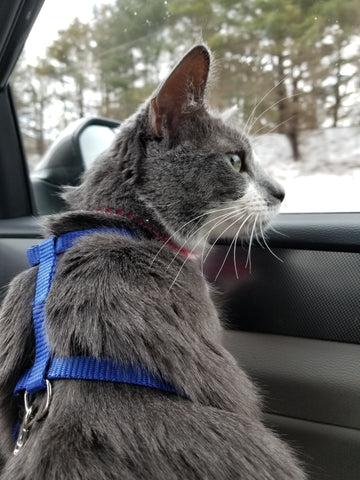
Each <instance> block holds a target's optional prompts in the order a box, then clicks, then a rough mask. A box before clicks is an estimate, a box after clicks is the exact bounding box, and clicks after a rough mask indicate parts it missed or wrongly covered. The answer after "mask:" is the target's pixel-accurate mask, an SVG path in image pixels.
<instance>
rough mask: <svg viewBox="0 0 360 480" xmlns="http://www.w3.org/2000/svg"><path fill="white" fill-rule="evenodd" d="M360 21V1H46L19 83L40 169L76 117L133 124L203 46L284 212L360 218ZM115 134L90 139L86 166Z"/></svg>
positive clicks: (31, 149) (24, 121) (221, 105)
mask: <svg viewBox="0 0 360 480" xmlns="http://www.w3.org/2000/svg"><path fill="white" fill-rule="evenodd" d="M359 24H360V9H359V8H358V2H357V0H342V1H340V0H328V1H326V2H324V1H320V0H319V1H316V0H313V1H300V0H242V1H231V0H222V1H207V0H198V1H194V0H165V1H164V0H161V1H160V0H149V1H147V2H142V1H140V0H130V1H129V0H116V1H110V0H108V1H106V0H102V1H100V0H98V1H91V2H89V1H87V0H81V1H77V2H70V1H69V0H63V1H62V2H58V1H56V0H46V1H45V3H44V7H43V9H42V11H41V12H40V15H39V18H38V20H37V22H36V24H35V26H34V28H33V32H32V34H31V36H30V37H29V40H28V42H27V44H26V47H25V51H24V53H23V55H22V56H21V58H20V60H19V62H18V65H17V67H16V70H15V72H14V74H13V77H12V89H13V93H14V97H15V103H16V108H17V112H18V118H19V122H20V126H21V130H22V134H23V141H24V144H25V147H26V152H27V157H28V162H29V166H30V170H32V169H33V168H34V167H35V165H36V164H37V163H38V162H39V161H40V159H41V158H42V157H43V156H44V153H45V151H46V150H47V148H48V147H49V146H50V144H51V143H52V142H53V141H54V140H55V138H56V137H57V136H58V135H59V133H60V132H61V131H62V130H63V129H64V128H65V127H66V126H67V125H68V124H70V123H71V122H73V121H75V120H77V119H79V118H81V117H87V116H101V117H108V118H113V119H116V120H119V121H121V120H123V119H124V118H126V117H127V116H128V115H130V114H131V113H132V112H134V111H135V110H136V108H137V107H138V106H139V104H140V103H141V102H142V101H143V100H145V99H146V98H147V97H148V96H149V95H150V94H151V92H152V91H153V89H154V88H155V87H156V85H157V84H158V83H159V81H161V80H162V79H163V78H164V77H165V75H166V74H167V73H168V71H169V69H170V68H171V66H172V65H173V64H174V63H175V62H176V60H177V59H178V58H179V57H180V56H181V55H182V54H183V53H184V52H185V51H186V50H187V49H188V48H190V47H191V46H192V45H193V44H194V43H198V42H199V41H205V42H206V43H207V44H208V45H209V47H210V48H211V49H212V51H213V54H214V57H215V60H216V67H215V78H216V82H214V85H213V88H212V90H211V93H210V95H209V103H210V104H211V105H212V106H213V108H214V110H215V111H218V112H221V111H223V110H227V109H231V116H232V121H233V122H234V124H237V125H238V126H240V127H241V128H243V129H244V130H245V132H246V133H248V134H249V135H250V136H251V138H252V140H253V144H254V149H255V151H256V153H257V156H258V157H259V158H260V159H261V161H262V163H263V165H264V166H265V167H266V168H267V170H268V171H269V172H270V173H271V174H273V175H274V176H275V177H276V178H277V179H278V180H279V181H280V182H281V183H282V184H283V185H284V186H285V189H286V192H287V194H286V199H285V202H284V206H283V210H282V211H285V212H316V211H320V212H321V211H323V212H326V211H333V212H335V211H336V212H339V211H345V212H346V211H360V195H359V193H358V189H359V183H360V80H359V79H360V75H359V69H360V35H359ZM84 135H85V134H84ZM112 137H113V131H112V130H111V129H107V128H105V127H104V128H103V129H100V130H98V131H97V132H95V131H94V130H93V131H92V132H90V131H88V132H87V138H83V141H82V151H83V152H85V150H86V153H85V157H86V158H85V161H84V168H88V167H89V166H90V164H91V163H92V161H93V160H94V158H95V157H96V156H97V154H98V153H100V151H101V150H102V149H103V148H106V146H107V144H108V142H110V141H111V139H112Z"/></svg>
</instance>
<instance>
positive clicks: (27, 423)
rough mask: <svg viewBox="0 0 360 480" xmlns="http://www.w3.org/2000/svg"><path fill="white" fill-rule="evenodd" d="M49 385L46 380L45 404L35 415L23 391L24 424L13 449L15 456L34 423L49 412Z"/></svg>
mask: <svg viewBox="0 0 360 480" xmlns="http://www.w3.org/2000/svg"><path fill="white" fill-rule="evenodd" d="M51 394H52V390H51V383H50V382H49V380H46V403H45V406H44V408H43V409H42V410H41V411H40V412H37V413H36V414H35V415H34V413H33V407H32V406H31V405H30V403H29V392H27V391H25V393H24V407H25V418H24V423H23V425H22V428H21V432H20V433H19V436H18V439H17V442H16V445H15V449H14V455H17V454H18V453H19V451H20V449H21V448H22V447H23V445H24V443H25V442H26V440H27V438H28V436H29V432H30V429H31V427H32V425H33V423H34V422H35V420H36V421H37V422H38V421H40V420H42V419H43V418H44V417H45V416H46V415H47V413H48V411H49V406H50V400H51Z"/></svg>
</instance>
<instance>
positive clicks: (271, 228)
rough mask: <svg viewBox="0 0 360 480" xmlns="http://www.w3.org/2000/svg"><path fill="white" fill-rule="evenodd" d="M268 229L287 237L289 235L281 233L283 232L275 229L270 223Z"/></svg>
mask: <svg viewBox="0 0 360 480" xmlns="http://www.w3.org/2000/svg"><path fill="white" fill-rule="evenodd" d="M270 230H272V231H273V232H275V233H277V234H278V235H282V236H283V237H286V238H289V235H286V233H283V232H279V230H276V228H275V227H273V226H272V225H270Z"/></svg>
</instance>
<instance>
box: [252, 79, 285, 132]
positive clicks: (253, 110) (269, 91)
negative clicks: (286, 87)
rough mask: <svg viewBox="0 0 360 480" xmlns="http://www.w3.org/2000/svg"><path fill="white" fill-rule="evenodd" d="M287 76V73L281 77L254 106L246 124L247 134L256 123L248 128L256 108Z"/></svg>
mask: <svg viewBox="0 0 360 480" xmlns="http://www.w3.org/2000/svg"><path fill="white" fill-rule="evenodd" d="M286 78H287V75H285V76H284V77H283V78H282V79H280V80H279V81H278V82H277V83H276V84H275V85H274V86H273V87H272V88H271V89H270V90H268V91H267V92H266V93H265V95H263V97H262V98H261V99H260V100H259V101H258V102H257V103H256V104H255V106H254V108H253V109H252V110H251V113H250V115H249V116H248V119H247V121H246V123H245V125H244V132H245V134H246V135H248V134H249V133H250V131H251V128H252V127H253V125H254V123H253V122H252V123H251V127H250V128H249V129H248V126H249V125H250V122H251V121H252V119H253V116H254V115H255V112H256V110H257V109H258V107H259V106H260V105H261V104H262V102H263V101H264V100H265V99H266V98H267V97H268V96H269V95H270V94H271V93H272V92H273V91H274V90H276V88H277V87H279V86H280V85H281V84H282V83H283V82H284V81H285V80H286Z"/></svg>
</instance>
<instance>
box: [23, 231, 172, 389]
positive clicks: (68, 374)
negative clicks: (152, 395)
mask: <svg viewBox="0 0 360 480" xmlns="http://www.w3.org/2000/svg"><path fill="white" fill-rule="evenodd" d="M96 233H116V234H119V235H122V236H128V237H132V238H135V236H134V235H133V233H132V232H130V231H128V230H125V229H119V228H99V229H89V230H81V231H77V232H70V233H66V234H64V235H61V236H59V237H58V238H57V239H56V238H55V237H52V238H49V239H48V240H45V241H44V242H42V243H41V244H40V245H36V246H35V247H32V248H31V249H29V250H28V251H27V255H28V259H29V263H30V265H31V266H34V265H37V264H40V265H39V270H38V273H37V280H36V292H35V299H34V302H33V321H34V332H35V348H36V353H35V362H34V365H33V366H32V367H31V368H30V369H29V370H28V371H26V372H25V373H24V374H23V375H22V376H21V378H20V380H19V381H18V383H17V385H16V387H15V390H14V393H15V394H17V393H18V392H19V391H21V390H26V391H28V392H29V393H36V392H38V391H40V390H43V389H45V388H46V378H48V379H49V380H53V379H58V378H62V379H84V380H101V381H109V382H124V383H132V384H136V385H143V386H146V387H151V388H157V389H160V390H165V391H167V392H171V393H176V392H175V390H174V389H173V388H172V387H171V385H169V384H167V383H166V382H164V381H163V380H162V379H160V378H158V377H156V376H154V375H152V374H151V373H150V372H147V371H146V370H143V369H139V368H135V367H133V366H125V365H120V364H118V363H115V362H114V361H113V360H111V359H99V358H92V357H69V358H54V359H52V360H51V362H50V349H49V345H48V342H47V337H46V331H45V322H44V320H45V310H44V309H45V301H46V298H47V296H48V293H49V291H50V287H51V283H52V279H53V276H54V273H55V268H56V255H58V254H60V253H64V252H65V251H66V250H68V249H69V248H71V247H72V246H73V245H74V244H75V243H76V240H77V239H79V238H81V237H84V236H87V235H93V234H96Z"/></svg>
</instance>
